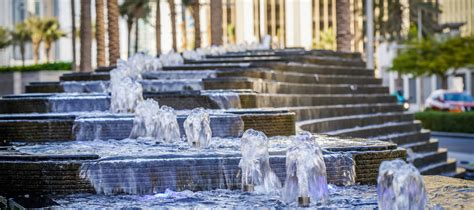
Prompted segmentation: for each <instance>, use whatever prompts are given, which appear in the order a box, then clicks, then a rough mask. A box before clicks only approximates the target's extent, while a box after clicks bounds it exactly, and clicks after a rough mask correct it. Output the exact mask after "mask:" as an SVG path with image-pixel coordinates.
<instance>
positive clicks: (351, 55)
mask: <svg viewBox="0 0 474 210" xmlns="http://www.w3.org/2000/svg"><path fill="white" fill-rule="evenodd" d="M309 54H311V55H315V56H320V57H337V58H352V59H361V54H360V53H359V52H340V51H333V50H310V51H309Z"/></svg>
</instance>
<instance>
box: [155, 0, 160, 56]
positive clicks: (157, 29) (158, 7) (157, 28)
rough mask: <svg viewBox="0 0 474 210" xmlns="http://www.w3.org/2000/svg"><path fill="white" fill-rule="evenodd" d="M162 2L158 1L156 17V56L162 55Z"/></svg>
mask: <svg viewBox="0 0 474 210" xmlns="http://www.w3.org/2000/svg"><path fill="white" fill-rule="evenodd" d="M160 2H161V1H160V0H156V17H155V30H156V54H157V55H159V54H161V6H160Z"/></svg>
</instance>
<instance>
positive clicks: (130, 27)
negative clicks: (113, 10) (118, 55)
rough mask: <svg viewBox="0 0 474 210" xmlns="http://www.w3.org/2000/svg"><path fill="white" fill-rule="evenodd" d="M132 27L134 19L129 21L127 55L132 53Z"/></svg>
mask: <svg viewBox="0 0 474 210" xmlns="http://www.w3.org/2000/svg"><path fill="white" fill-rule="evenodd" d="M132 28H133V21H132V22H129V23H127V57H130V56H131V55H132Z"/></svg>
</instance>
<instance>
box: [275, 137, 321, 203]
mask: <svg viewBox="0 0 474 210" xmlns="http://www.w3.org/2000/svg"><path fill="white" fill-rule="evenodd" d="M308 197H309V198H310V199H311V202H325V201H326V200H327V197H328V183H327V176H326V164H325V163H324V158H323V154H322V151H321V148H320V147H319V146H318V144H317V143H316V139H315V137H314V136H313V135H312V134H311V133H309V132H301V133H299V134H298V135H296V136H295V137H294V138H293V139H292V143H291V145H290V147H289V148H288V150H287V152H286V182H285V186H284V188H283V200H284V201H285V202H288V203H291V202H294V201H296V199H298V198H308Z"/></svg>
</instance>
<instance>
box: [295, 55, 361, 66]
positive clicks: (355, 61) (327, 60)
mask: <svg viewBox="0 0 474 210" xmlns="http://www.w3.org/2000/svg"><path fill="white" fill-rule="evenodd" d="M297 60H298V61H302V62H303V63H311V64H317V65H337V66H349V67H354V66H356V67H365V66H366V64H365V62H364V61H363V60H362V59H360V58H340V57H328V56H318V55H307V56H303V57H300V58H299V59H297Z"/></svg>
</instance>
